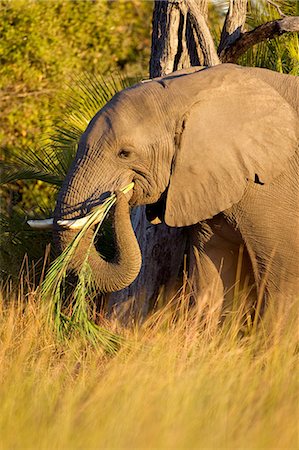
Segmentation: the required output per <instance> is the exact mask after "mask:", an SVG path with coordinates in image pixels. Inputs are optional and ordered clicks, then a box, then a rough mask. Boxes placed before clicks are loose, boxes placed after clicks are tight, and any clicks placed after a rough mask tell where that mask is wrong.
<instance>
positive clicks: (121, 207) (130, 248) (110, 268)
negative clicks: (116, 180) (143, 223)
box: [55, 192, 142, 292]
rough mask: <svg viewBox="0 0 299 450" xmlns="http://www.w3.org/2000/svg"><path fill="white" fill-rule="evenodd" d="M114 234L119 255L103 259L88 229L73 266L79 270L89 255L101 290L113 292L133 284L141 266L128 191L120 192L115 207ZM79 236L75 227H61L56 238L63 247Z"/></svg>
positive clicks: (95, 278)
mask: <svg viewBox="0 0 299 450" xmlns="http://www.w3.org/2000/svg"><path fill="white" fill-rule="evenodd" d="M114 235H115V244H116V250H117V251H116V255H115V257H114V259H113V260H112V261H109V262H108V261H106V260H104V259H103V258H102V257H101V256H100V255H99V253H98V252H97V250H96V248H95V246H94V242H93V237H94V230H92V229H89V230H88V231H87V232H86V234H85V236H84V237H83V238H82V239H81V241H80V243H79V245H78V247H77V249H76V251H75V254H74V257H73V259H72V261H71V266H72V268H73V269H75V270H76V271H79V270H80V269H81V267H82V264H83V262H84V261H85V259H86V258H88V259H87V261H88V263H89V265H90V268H91V270H92V275H93V279H94V281H95V282H96V284H97V286H98V288H99V290H100V291H102V292H114V291H118V290H121V289H123V288H125V287H127V286H128V285H129V284H131V283H132V282H133V281H134V280H135V278H136V277H137V275H138V273H139V271H140V268H141V262H142V259H141V252H140V248H139V245H138V242H137V239H136V236H135V233H134V231H133V228H132V224H131V218H130V210H129V204H128V201H127V199H126V196H125V194H123V193H121V192H118V193H117V201H116V205H115V211H114ZM75 236H76V231H71V230H65V231H63V230H58V231H57V232H56V236H55V238H56V239H55V240H56V241H58V245H59V247H60V249H61V250H63V249H64V248H65V247H66V246H67V245H68V244H69V243H70V242H71V241H72V239H73V238H74V237H75Z"/></svg>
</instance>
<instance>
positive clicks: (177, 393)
mask: <svg viewBox="0 0 299 450" xmlns="http://www.w3.org/2000/svg"><path fill="white" fill-rule="evenodd" d="M25 287H26V286H25V283H24V282H23V283H21V286H20V289H19V291H18V292H15V293H12V292H11V288H9V287H7V286H6V287H4V288H3V292H2V299H1V305H2V306H1V308H2V309H1V320H0V339H1V346H0V361H1V364H0V377H1V383H0V399H1V401H0V430H1V431H0V448H1V449H23V448H34V449H36V448H38V449H53V448H54V449H87V448H106V449H118V448H128V449H133V448H142V449H168V448H178V449H182V448H188V449H189V448H190V449H191V448H194V449H201V448H203V449H218V448H225V449H234V448H236V449H237V448H238V449H243V448H244V449H245V448H246V449H261V448H267V449H281V448H286V449H296V448H298V419H299V403H298V392H299V376H298V374H299V371H298V369H299V367H298V351H299V346H298V309H299V308H298V307H299V302H298V301H296V300H290V299H287V298H286V299H284V301H282V302H281V304H280V305H278V307H276V308H275V309H274V308H273V309H272V308H269V309H268V311H267V314H266V316H265V318H264V320H263V321H262V322H260V323H259V324H258V326H257V327H253V326H249V325H248V323H247V322H246V323H245V324H244V323H243V319H242V305H239V307H238V310H237V311H235V312H231V313H228V314H227V318H226V319H225V321H224V323H223V325H222V326H219V324H218V325H217V319H216V317H217V308H214V310H213V311H212V310H211V309H210V310H209V309H207V308H206V306H207V304H208V303H209V301H208V300H207V299H206V298H203V300H202V302H201V304H200V305H198V306H195V307H193V308H191V309H190V307H189V308H187V306H186V304H187V302H186V301H185V300H186V299H185V298H184V296H183V295H182V296H181V298H180V300H179V301H178V302H177V303H176V304H172V305H168V306H166V307H164V308H163V309H161V310H159V311H158V312H156V313H155V314H153V315H152V316H151V317H150V318H148V319H147V320H146V321H145V323H144V324H143V325H141V326H135V327H134V326H130V327H125V326H124V325H121V324H119V323H117V322H116V321H111V322H106V323H105V326H106V327H108V328H109V329H111V330H112V331H114V332H115V333H118V334H120V335H121V336H123V337H124V344H123V345H122V347H121V348H120V350H119V352H118V353H117V354H116V355H114V356H113V355H111V354H107V353H105V352H104V351H103V350H101V348H99V347H97V346H96V347H94V346H93V345H91V344H90V343H88V342H85V341H84V340H83V338H82V337H80V336H76V335H74V336H73V337H71V338H70V339H68V340H59V339H58V338H57V336H56V335H55V334H54V332H53V331H52V329H51V328H49V327H48V326H47V323H46V321H45V312H44V308H43V305H42V302H41V299H40V296H39V295H40V294H39V293H38V292H39V291H38V290H34V289H31V290H30V289H28V288H26V289H25ZM25 291H26V292H27V293H26V294H25ZM209 311H210V312H209Z"/></svg>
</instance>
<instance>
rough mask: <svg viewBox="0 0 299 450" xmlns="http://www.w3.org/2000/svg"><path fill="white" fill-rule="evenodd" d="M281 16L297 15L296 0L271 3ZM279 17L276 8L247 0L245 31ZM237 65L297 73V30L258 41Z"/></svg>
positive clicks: (298, 53)
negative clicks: (278, 8) (246, 28)
mask: <svg viewBox="0 0 299 450" xmlns="http://www.w3.org/2000/svg"><path fill="white" fill-rule="evenodd" d="M274 3H275V4H276V5H278V6H279V7H280V9H281V11H282V13H283V14H285V15H290V16H295V15H299V0H278V1H275V2H274ZM279 18H281V17H280V15H279V13H278V11H277V9H276V8H275V7H274V6H273V5H271V4H269V3H268V2H266V0H262V1H258V2H256V1H253V0H251V1H249V13H248V16H247V21H246V23H247V27H248V31H249V30H251V29H254V28H256V27H257V26H259V25H261V24H263V23H266V22H269V21H271V20H275V19H279ZM239 64H242V65H246V66H255V67H266V68H268V69H271V70H275V71H277V72H281V73H289V74H291V75H297V76H298V75H299V39H298V33H287V34H285V35H283V36H278V37H276V38H274V39H271V40H268V41H264V42H261V43H260V44H258V45H255V46H254V47H252V48H250V49H249V50H248V51H247V52H246V53H245V55H243V56H242V57H241V58H240V60H239Z"/></svg>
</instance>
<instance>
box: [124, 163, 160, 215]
mask: <svg viewBox="0 0 299 450" xmlns="http://www.w3.org/2000/svg"><path fill="white" fill-rule="evenodd" d="M132 181H133V182H134V189H133V191H132V192H133V193H132V197H131V199H130V206H131V207H134V206H137V205H148V204H151V203H155V202H156V201H157V200H158V199H159V194H157V186H156V183H155V181H154V180H153V178H152V177H151V176H150V174H149V172H148V171H141V170H134V176H133V179H132Z"/></svg>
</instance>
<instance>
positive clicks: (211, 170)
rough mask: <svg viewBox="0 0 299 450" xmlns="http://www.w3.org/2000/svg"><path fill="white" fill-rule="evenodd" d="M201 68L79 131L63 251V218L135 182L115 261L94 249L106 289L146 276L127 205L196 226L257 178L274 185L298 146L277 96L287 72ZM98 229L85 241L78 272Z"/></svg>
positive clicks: (67, 187) (120, 202)
mask: <svg viewBox="0 0 299 450" xmlns="http://www.w3.org/2000/svg"><path fill="white" fill-rule="evenodd" d="M194 70H195V69H194V68H193V69H192V70H191V71H190V73H189V72H188V71H187V72H186V71H184V72H180V71H179V72H176V73H173V74H171V75H168V76H166V77H163V78H157V79H153V80H150V81H148V82H141V83H139V84H137V85H135V86H133V87H132V88H128V89H126V90H124V91H121V92H120V93H118V94H116V95H115V96H114V97H113V98H112V100H111V101H110V102H109V103H108V104H107V105H106V106H105V107H104V108H102V109H101V110H100V111H99V112H98V113H97V114H96V115H95V117H94V118H93V119H92V120H91V122H90V123H89V125H88V127H87V129H86V131H85V132H84V134H83V135H82V138H81V140H80V143H79V146H78V151H77V154H76V157H75V159H74V161H73V163H72V166H71V168H70V170H69V172H68V174H67V177H66V179H65V181H64V183H63V186H62V189H61V191H60V193H59V196H58V200H57V204H56V208H55V213H54V228H55V231H54V233H55V240H56V242H57V243H58V246H59V248H60V249H63V248H64V247H65V246H66V245H67V244H68V243H69V242H70V240H71V239H72V238H73V237H74V231H72V230H64V229H60V228H59V227H58V226H57V221H59V220H61V219H76V218H80V217H83V216H85V215H86V214H88V213H89V212H90V211H91V210H92V209H93V208H94V207H95V206H96V205H98V204H100V203H101V202H102V201H103V199H104V198H105V197H106V196H107V195H109V194H110V193H111V192H113V191H116V192H118V191H119V189H120V188H122V187H124V186H125V185H127V184H128V183H130V182H132V181H133V182H134V189H133V191H132V192H131V193H130V194H127V195H124V194H122V193H120V192H118V193H117V202H116V206H115V211H114V233H115V242H116V247H117V252H116V256H115V258H114V259H113V260H112V261H106V260H104V259H103V258H102V257H101V256H100V255H99V254H98V252H97V251H96V248H95V247H93V248H92V249H91V251H90V253H89V257H88V258H89V263H90V266H91V269H92V272H93V275H94V278H95V280H96V282H97V284H98V287H99V289H100V290H101V291H110V292H111V291H116V290H119V289H122V288H124V287H126V286H128V285H129V284H130V283H131V282H132V281H133V280H134V279H135V278H136V276H137V275H138V272H139V270H140V266H141V255H140V250H139V246H138V243H137V240H136V238H135V235H134V231H133V229H132V225H131V221H130V207H132V206H135V205H149V206H148V207H149V212H150V215H151V218H152V219H153V220H154V219H155V215H156V211H159V213H157V214H158V215H159V216H160V218H161V219H162V220H164V221H165V222H166V224H167V225H169V226H175V227H182V226H189V225H192V224H195V223H198V222H200V221H202V220H204V219H207V218H210V217H213V216H214V215H216V214H218V213H219V212H222V211H225V210H226V209H228V208H230V207H231V206H232V205H234V204H236V203H237V202H238V201H239V200H240V199H241V198H242V196H243V195H244V192H245V191H246V186H247V184H248V182H250V180H252V181H254V180H255V179H256V177H257V176H258V179H259V180H261V182H263V183H270V182H271V180H272V179H273V178H274V177H276V176H277V175H278V174H279V173H280V172H282V171H283V170H284V166H285V164H286V161H287V160H288V159H289V158H290V157H291V155H292V154H293V153H294V151H295V149H296V145H297V144H296V142H297V140H296V139H297V137H296V130H297V120H298V118H297V115H296V114H295V112H294V108H293V107H292V105H291V104H290V102H289V101H288V99H287V98H286V96H287V94H286V93H285V94H284V93H281V92H278V90H277V82H276V81H277V80H278V78H279V77H280V75H278V74H275V73H273V76H272V74H270V76H269V77H268V78H269V79H267V81H263V76H262V75H260V74H261V73H262V72H263V70H262V69H254V70H253V69H246V68H241V67H238V66H235V65H230V64H223V65H221V66H216V67H214V68H208V69H199V68H198V70H197V71H194ZM265 72H268V71H265ZM281 77H284V76H282V75H281ZM269 80H270V81H269ZM271 80H272V81H273V83H272V85H271ZM275 80H276V81H275ZM279 80H280V78H279ZM279 80H278V81H279ZM160 203H161V204H162V206H163V208H162V212H161V208H159V207H158V206H159V204H160ZM93 233H94V230H92V229H90V230H89V232H88V233H87V235H86V237H85V239H84V240H83V241H82V243H81V244H80V247H79V249H78V251H77V252H76V255H75V258H74V261H73V265H74V267H75V268H78V267H80V264H82V261H83V259H84V258H85V256H86V252H87V249H88V247H89V246H90V242H91V239H92V236H93Z"/></svg>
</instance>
